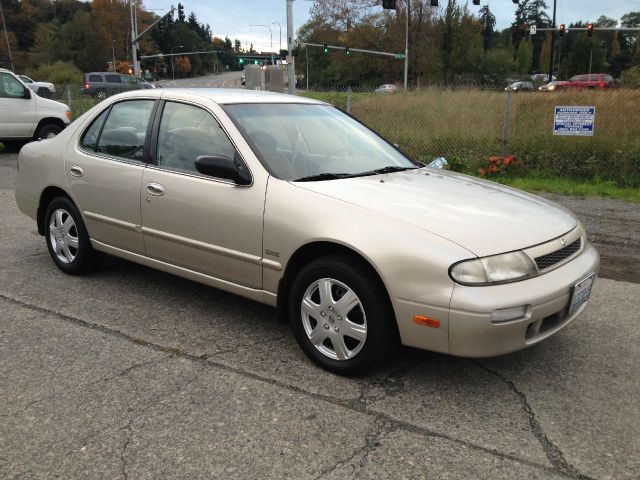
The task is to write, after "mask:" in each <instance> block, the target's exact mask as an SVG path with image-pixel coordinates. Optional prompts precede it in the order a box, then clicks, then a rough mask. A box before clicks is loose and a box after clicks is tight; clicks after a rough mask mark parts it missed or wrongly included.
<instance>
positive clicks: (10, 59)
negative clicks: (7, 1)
mask: <svg viewBox="0 0 640 480" xmlns="http://www.w3.org/2000/svg"><path fill="white" fill-rule="evenodd" d="M0 17H2V29H3V30H4V39H5V40H6V41H7V52H9V62H10V63H11V71H12V72H13V71H14V68H13V57H12V56H11V45H9V35H8V34H7V26H6V25H5V23H4V11H3V10H2V0H0Z"/></svg>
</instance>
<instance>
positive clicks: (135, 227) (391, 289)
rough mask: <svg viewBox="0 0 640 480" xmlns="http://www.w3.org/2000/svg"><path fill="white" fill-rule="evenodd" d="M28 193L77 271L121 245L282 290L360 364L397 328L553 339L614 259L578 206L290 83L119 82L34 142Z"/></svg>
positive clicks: (510, 342)
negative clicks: (252, 86)
mask: <svg viewBox="0 0 640 480" xmlns="http://www.w3.org/2000/svg"><path fill="white" fill-rule="evenodd" d="M438 164H440V165H443V164H444V162H443V161H442V160H439V161H438ZM15 196H16V201H17V204H18V206H19V208H20V210H21V211H22V212H23V213H25V214H27V215H28V216H30V217H32V218H33V219H34V220H35V221H36V222H37V226H38V231H39V232H40V234H41V235H44V236H45V239H46V243H47V246H48V249H49V252H50V254H51V257H52V259H53V261H54V262H55V264H56V265H57V266H58V267H59V268H60V269H61V270H62V271H64V272H66V273H70V274H79V273H83V272H86V271H88V270H90V269H92V268H94V267H95V266H96V265H97V264H98V263H99V261H100V259H101V257H102V255H103V254H104V253H109V254H112V255H116V256H119V257H122V258H125V259H128V260H131V261H134V262H138V263H141V264H143V265H147V266H151V267H154V268H157V269H159V270H163V271H166V272H170V273H174V274H176V275H180V276H182V277H185V278H189V279H191V280H194V281H197V282H202V283H205V284H207V285H211V286H213V287H216V288H220V289H223V290H227V291H230V292H233V293H237V294H239V295H242V296H244V297H247V298H250V299H253V300H256V301H259V302H263V303H266V304H269V305H273V306H276V307H278V309H279V312H280V314H281V315H282V317H283V318H288V319H289V320H290V321H291V322H292V326H293V331H294V334H295V336H296V338H297V340H298V342H299V344H300V346H301V347H302V349H303V350H304V352H305V353H306V354H307V355H308V356H309V357H310V358H311V359H312V360H313V361H315V362H316V363H317V364H319V365H321V366H322V367H324V368H326V369H328V370H331V371H334V372H337V373H341V374H359V373H362V372H364V371H365V370H367V369H368V368H370V367H372V366H373V365H375V364H376V363H377V362H379V361H381V360H382V359H384V358H385V355H386V354H387V353H388V352H389V350H390V349H391V348H392V347H393V346H394V345H395V344H396V343H397V339H398V338H399V340H400V341H401V342H402V343H403V344H405V345H409V346H412V347H418V348H423V349H428V350H433V351H436V352H444V353H450V354H453V355H460V356H468V357H484V356H493V355H500V354H505V353H509V352H513V351H515V350H519V349H522V348H525V347H528V346H530V345H534V344H536V343H538V342H540V341H542V340H544V339H545V338H547V337H549V336H550V335H553V334H554V333H556V332H558V331H559V330H560V329H562V328H563V327H565V326H566V325H568V324H569V323H570V322H572V321H573V320H574V319H575V318H576V317H577V316H578V315H580V313H581V312H582V311H583V309H584V308H585V306H586V304H587V301H588V299H589V294H590V291H591V287H592V285H593V282H594V279H595V276H596V274H597V272H598V268H599V256H598V253H597V252H596V250H595V248H594V247H593V246H592V245H591V243H589V241H588V240H587V237H586V234H585V231H584V229H583V227H582V225H581V224H580V222H578V220H577V219H576V218H575V217H574V216H573V215H572V214H571V213H570V212H568V211H567V210H565V209H563V208H561V207H559V206H557V205H555V204H553V203H551V202H549V201H547V200H544V199H542V198H539V197H536V196H533V195H529V194H526V193H524V192H521V191H518V190H515V189H512V188H508V187H505V186H501V185H498V184H495V183H491V182H487V181H483V180H479V179H476V178H472V177H468V176H465V175H460V174H457V173H451V172H448V171H446V170H440V169H435V168H430V167H425V166H423V165H422V164H419V163H417V162H415V161H413V160H411V159H409V158H407V157H406V156H405V155H404V154H403V153H402V152H400V151H399V150H398V149H397V148H396V147H394V145H393V144H391V143H389V142H387V141H385V140H384V139H383V138H380V137H379V136H377V135H376V134H375V133H373V132H372V131H371V130H369V129H368V128H367V127H366V126H364V125H362V124H361V123H359V122H358V121H356V120H355V119H353V118H351V117H349V116H348V115H345V114H343V113H342V112H341V111H339V110H338V109H336V108H334V107H332V106H330V105H327V104H325V103H322V102H319V101H316V100H312V99H308V98H303V97H295V96H288V95H282V94H270V93H265V92H257V91H246V90H229V89H193V90H183V89H162V90H144V91H135V92H129V93H124V94H120V95H116V96H114V97H110V98H108V99H107V100H105V101H104V102H102V103H100V104H99V105H97V106H96V107H94V108H93V109H92V110H90V111H89V112H88V113H86V114H85V115H83V116H82V117H80V118H79V119H78V120H76V121H75V122H74V123H73V124H71V126H69V127H68V128H67V129H66V130H64V131H63V132H62V133H61V134H60V135H58V136H57V137H55V138H53V139H51V140H44V141H41V142H34V143H31V144H28V145H27V146H25V147H24V148H23V149H22V151H21V152H20V156H19V173H18V179H17V184H16V190H15ZM114 301H115V299H114ZM255 321H256V322H258V321H260V319H256V320H255Z"/></svg>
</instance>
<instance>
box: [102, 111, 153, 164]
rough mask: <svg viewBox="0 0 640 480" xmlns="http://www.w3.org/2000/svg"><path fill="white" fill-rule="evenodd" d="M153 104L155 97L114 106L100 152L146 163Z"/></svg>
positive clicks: (105, 126)
mask: <svg viewBox="0 0 640 480" xmlns="http://www.w3.org/2000/svg"><path fill="white" fill-rule="evenodd" d="M153 103H154V101H153V100H129V101H125V102H118V103H116V104H115V105H113V107H111V111H110V112H109V116H108V117H107V120H106V122H105V124H104V128H103V129H102V133H101V134H100V139H99V140H98V147H97V151H98V152H99V153H103V154H105V155H109V156H112V157H117V158H121V159H123V160H128V161H134V162H144V143H145V139H146V135H147V126H148V125H149V117H150V116H151V111H152V109H153Z"/></svg>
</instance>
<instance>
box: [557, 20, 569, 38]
mask: <svg viewBox="0 0 640 480" xmlns="http://www.w3.org/2000/svg"><path fill="white" fill-rule="evenodd" d="M558 31H559V32H560V36H561V37H564V34H565V32H566V31H567V27H566V26H565V24H564V23H561V24H560V28H559V29H558Z"/></svg>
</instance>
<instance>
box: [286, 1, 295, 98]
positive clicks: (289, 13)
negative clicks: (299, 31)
mask: <svg viewBox="0 0 640 480" xmlns="http://www.w3.org/2000/svg"><path fill="white" fill-rule="evenodd" d="M294 34H295V32H294V31H293V0H287V50H288V54H287V57H288V58H287V63H288V65H287V74H288V77H289V95H295V94H296V59H295V57H294V56H293V47H294V39H293V35H294ZM289 60H291V62H289Z"/></svg>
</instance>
